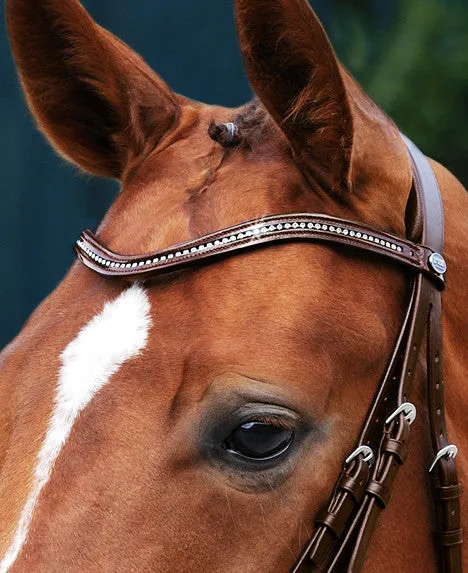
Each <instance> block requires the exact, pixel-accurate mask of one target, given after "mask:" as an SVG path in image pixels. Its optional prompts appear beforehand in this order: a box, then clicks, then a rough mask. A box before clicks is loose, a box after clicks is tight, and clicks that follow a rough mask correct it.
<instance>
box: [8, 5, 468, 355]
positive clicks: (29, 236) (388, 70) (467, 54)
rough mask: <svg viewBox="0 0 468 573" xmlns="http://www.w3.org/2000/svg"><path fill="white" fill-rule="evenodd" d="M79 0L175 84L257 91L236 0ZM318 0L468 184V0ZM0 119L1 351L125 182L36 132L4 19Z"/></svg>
mask: <svg viewBox="0 0 468 573" xmlns="http://www.w3.org/2000/svg"><path fill="white" fill-rule="evenodd" d="M31 1H34V0H31ZM252 1H255V0H252ZM83 3H84V5H85V6H86V8H87V9H88V10H89V11H90V12H91V14H92V16H93V17H94V18H95V19H96V20H97V21H98V22H99V23H100V24H101V25H103V26H104V27H106V28H108V29H110V30H111V31H112V32H114V33H115V34H117V35H118V36H120V37H121V38H122V39H123V40H124V41H126V42H127V43H128V44H130V45H131V46H132V47H133V48H134V49H135V50H137V51H138V52H140V53H141V54H142V55H143V56H144V58H145V59H146V60H147V61H148V63H149V64H150V65H151V66H152V67H153V68H154V69H155V70H156V71H157V72H158V73H159V74H161V76H162V77H163V78H164V79H165V80H166V81H167V82H168V83H169V84H170V86H171V87H172V88H173V89H174V90H176V91H177V92H179V93H182V94H184V95H186V96H189V97H191V98H194V99H199V100H202V101H205V102H208V103H217V104H223V105H226V106H237V105H239V104H241V103H244V102H246V101H247V100H249V99H250V97H251V91H250V88H249V86H248V84H247V81H246V79H245V75H244V71H243V68H242V62H241V58H240V55H239V52H238V48H237V40H236V35H235V25H234V15H233V0H177V1H175V0H133V1H130V0H84V2H83ZM2 4H4V0H2ZM311 4H312V6H313V7H314V9H315V10H316V11H317V12H318V14H319V15H320V17H321V18H322V21H323V23H324V25H325V27H326V29H327V31H328V32H329V34H330V36H331V38H332V40H333V42H334V45H335V48H336V51H337V52H338V55H339V56H340V58H341V59H342V61H343V62H344V63H345V64H346V65H347V66H348V67H349V68H350V70H351V71H352V72H353V74H354V75H355V76H356V77H357V79H358V80H359V81H360V82H361V83H362V84H363V85H364V87H365V88H366V89H367V91H368V92H369V93H370V94H371V95H372V97H373V98H374V99H375V100H376V101H377V103H379V104H380V105H381V106H382V107H383V108H384V109H385V110H386V111H387V112H388V113H389V115H390V116H391V117H392V118H393V119H394V120H395V121H396V122H397V124H398V125H399V126H400V128H401V129H402V130H403V131H404V132H405V133H406V134H407V135H408V136H409V137H411V138H412V139H414V140H415V141H416V143H417V144H418V145H419V146H420V147H421V148H422V150H423V151H424V152H425V153H426V154H428V155H430V156H432V157H434V158H435V159H437V160H439V161H441V162H442V163H444V164H445V165H446V166H447V167H448V168H449V169H450V170H451V171H453V172H454V173H455V175H456V176H457V177H458V178H459V179H460V180H461V181H462V182H463V183H464V184H465V186H467V185H468V105H467V103H468V2H467V0H392V1H390V0H311ZM2 8H4V5H3V6H2ZM0 126H1V127H0V129H1V137H0V261H1V266H0V269H1V270H0V273H1V275H0V276H1V280H0V301H1V303H0V305H1V306H0V348H1V347H2V346H3V345H4V344H6V343H7V342H8V341H9V340H10V339H11V338H12V337H13V336H14V335H15V334H16V333H17V332H18V331H19V330H20V328H21V326H22V324H23V323H24V321H25V320H26V319H27V317H28V316H29V314H30V313H31V311H32V310H33V309H34V307H35V306H36V305H37V304H38V303H39V302H40V301H41V300H42V299H43V298H44V297H45V296H46V295H47V294H49V292H51V291H52V290H53V289H54V287H55V286H56V285H57V283H58V282H59V281H60V280H61V278H62V277H63V275H64V274H65V273H66V271H67V269H68V267H69V266H70V265H71V263H72V260H73V254H72V245H73V243H74V241H75V239H76V238H77V236H78V235H79V233H80V232H81V230H82V229H83V228H85V227H88V228H90V229H95V228H96V226H97V224H98V222H99V221H100V219H101V218H102V216H103V214H104V212H105V211H106V209H107V207H108V206H109V204H110V203H111V201H112V199H113V197H114V196H115V194H116V192H117V191H118V186H117V184H116V183H115V182H112V181H106V180H100V179H92V178H88V177H86V176H83V175H80V174H78V173H77V171H76V169H74V168H73V167H71V166H69V165H67V164H65V163H64V162H63V160H61V159H59V158H58V157H57V156H56V155H55V154H54V152H53V151H52V150H51V149H50V148H49V147H48V145H47V144H46V143H45V141H44V140H43V138H42V136H41V135H40V133H38V131H37V129H36V128H35V127H34V124H33V122H32V120H31V118H30V117H29V114H28V111H27V109H26V107H25V104H24V101H23V97H22V94H21V92H20V90H19V87H18V81H17V78H16V73H15V69H14V66H13V62H12V58H11V55H10V52H9V47H8V40H7V36H6V30H5V21H4V18H2V19H1V22H0Z"/></svg>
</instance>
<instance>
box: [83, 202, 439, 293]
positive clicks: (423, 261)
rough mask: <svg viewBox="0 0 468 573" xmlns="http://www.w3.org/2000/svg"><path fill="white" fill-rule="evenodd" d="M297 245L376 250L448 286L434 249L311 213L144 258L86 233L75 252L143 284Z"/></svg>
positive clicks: (96, 267)
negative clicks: (232, 256)
mask: <svg viewBox="0 0 468 573" xmlns="http://www.w3.org/2000/svg"><path fill="white" fill-rule="evenodd" d="M292 240H311V241H323V242H335V243H340V244H343V245H347V246H351V247H354V248H358V249H361V250H366V251H371V252H373V253H375V254H377V255H381V256H384V257H386V258H390V259H393V260H395V261H396V262H398V263H400V264H403V265H405V266H407V267H410V268H413V269H415V270H417V271H419V272H424V273H426V274H427V275H428V276H430V277H431V278H433V279H434V281H435V282H436V283H437V286H438V287H439V288H441V289H442V288H443V287H444V280H443V276H442V275H441V274H439V272H437V271H438V270H439V269H440V266H438V267H437V268H434V267H433V262H432V261H433V260H434V256H435V255H436V254H435V253H434V252H433V251H432V250H431V249H429V248H427V247H425V246H423V245H419V244H415V243H412V242H410V241H407V240H405V239H401V238H399V237H395V236H393V235H390V234H388V233H384V232H382V231H377V230H374V229H370V228H368V227H365V226H363V225H361V224H359V223H355V222H352V221H347V220H344V219H337V218H335V217H329V216H325V215H315V214H309V213H299V214H291V215H271V216H268V217H264V218H261V219H256V220H251V221H246V222H244V223H241V224H239V225H234V226H232V227H228V228H226V229H222V230H219V231H216V232H214V233H211V234H208V235H205V236H203V237H200V238H198V239H195V240H192V241H186V242H184V243H180V244H178V245H174V246H171V247H168V248H166V249H161V250H159V251H155V252H154V253H148V254H144V255H120V254H116V253H113V252H112V251H110V250H109V249H107V248H106V247H104V246H103V245H102V244H101V243H100V242H99V241H98V239H97V238H96V237H95V235H93V233H91V232H90V231H84V232H83V233H82V235H81V237H80V238H79V239H78V241H77V243H76V246H75V251H76V254H77V256H78V257H79V259H80V260H81V261H82V262H83V263H84V264H85V265H86V266H87V267H89V268H90V269H92V270H93V271H96V272H98V273H99V274H101V275H105V276H112V277H121V278H122V279H127V280H137V279H143V278H145V277H149V276H151V275H154V274H157V273H158V272H163V271H171V270H177V269H178V268H181V267H185V266H187V265H190V264H193V263H194V262H198V261H200V260H202V259H207V258H210V257H213V256H216V255H223V254H228V253H231V252H234V251H239V250H245V249H248V248H250V247H255V246H256V245H262V244H265V243H272V242H281V241H292ZM437 256H438V257H440V255H437ZM437 261H439V258H437ZM439 262H440V261H439Z"/></svg>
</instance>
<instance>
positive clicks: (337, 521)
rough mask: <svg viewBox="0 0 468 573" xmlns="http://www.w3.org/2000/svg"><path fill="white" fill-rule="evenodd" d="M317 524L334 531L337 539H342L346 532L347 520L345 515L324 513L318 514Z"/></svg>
mask: <svg viewBox="0 0 468 573" xmlns="http://www.w3.org/2000/svg"><path fill="white" fill-rule="evenodd" d="M315 523H316V525H325V527H328V529H330V530H331V531H333V533H334V534H335V536H336V537H340V535H341V534H342V533H343V531H344V528H345V525H346V519H345V516H344V515H343V514H341V515H340V514H339V513H330V512H328V511H322V512H320V513H319V514H318V516H317V518H316V520H315Z"/></svg>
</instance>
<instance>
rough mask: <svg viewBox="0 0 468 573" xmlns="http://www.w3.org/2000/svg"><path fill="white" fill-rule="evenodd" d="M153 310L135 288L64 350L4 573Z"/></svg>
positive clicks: (139, 344)
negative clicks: (72, 441)
mask: <svg viewBox="0 0 468 573" xmlns="http://www.w3.org/2000/svg"><path fill="white" fill-rule="evenodd" d="M149 310H150V304H149V301H148V298H147V296H146V294H145V291H144V290H143V289H142V288H141V287H139V286H137V285H134V286H132V287H131V288H129V289H127V290H125V291H124V292H123V293H122V294H121V295H120V296H119V297H118V298H116V299H115V300H114V301H112V302H108V303H107V304H105V306H104V308H103V310H102V312H101V313H100V314H98V315H97V316H95V317H94V318H93V319H92V320H91V321H90V322H89V323H88V324H87V325H86V326H85V327H83V329H82V330H81V331H80V332H79V334H78V336H77V337H76V338H75V339H74V340H73V341H72V342H71V343H70V344H69V345H68V346H67V348H65V350H64V351H63V353H62V356H61V362H62V365H61V368H60V373H59V379H58V383H57V389H56V395H55V400H54V410H53V413H52V417H51V419H50V422H49V427H48V430H47V433H46V436H45V439H44V443H43V444H42V447H41V449H40V451H39V453H38V456H37V463H36V468H35V471H34V476H33V482H32V487H31V491H30V493H29V496H28V498H27V500H26V504H25V505H24V507H23V510H22V512H21V516H20V519H19V522H18V525H17V528H16V531H15V536H14V538H13V541H12V543H11V545H10V547H9V549H8V551H7V552H6V553H5V555H4V557H3V559H2V561H1V562H0V573H7V571H8V570H9V569H10V567H11V566H12V565H13V563H14V562H15V561H16V559H17V557H18V555H19V554H20V552H21V549H22V547H23V545H24V543H25V541H26V539H27V536H28V532H29V527H30V525H31V520H32V517H33V513H34V509H35V507H36V505H37V501H38V499H39V496H40V494H41V491H42V489H43V488H44V486H45V485H46V483H47V482H48V480H49V478H50V475H51V473H52V469H53V467H54V464H55V461H56V460H57V458H58V456H59V454H60V451H61V450H62V448H63V446H64V444H65V442H66V441H67V438H68V436H69V435H70V431H71V429H72V427H73V424H74V422H75V420H76V419H77V417H78V415H79V414H80V412H82V411H83V410H84V408H85V407H86V406H87V405H88V404H89V403H90V401H91V400H92V398H93V396H94V395H95V394H96V393H97V392H98V391H99V390H100V389H101V388H102V387H103V386H104V385H105V384H107V383H108V382H109V380H110V379H111V377H112V376H113V374H115V373H116V372H117V371H118V370H119V368H120V367H121V366H122V364H123V363H124V362H125V361H126V360H129V359H130V358H132V357H134V356H136V355H138V353H139V352H140V351H141V350H142V349H143V348H144V347H145V346H146V343H147V340H148V331H149V328H150V325H151V319H150V316H149Z"/></svg>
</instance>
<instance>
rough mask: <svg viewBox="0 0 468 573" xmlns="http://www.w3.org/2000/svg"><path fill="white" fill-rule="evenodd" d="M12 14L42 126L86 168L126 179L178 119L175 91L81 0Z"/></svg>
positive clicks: (11, 5) (12, 7)
mask: <svg viewBox="0 0 468 573" xmlns="http://www.w3.org/2000/svg"><path fill="white" fill-rule="evenodd" d="M6 14H7V23H8V31H9V35H10V40H11V46H12V50H13V55H14V58H15V60H16V63H17V66H18V70H19V75H20V78H21V82H22V84H23V88H24V91H25V93H26V98H27V101H28V104H29V106H30V108H31V110H32V112H33V114H34V116H35V118H36V120H37V122H38V125H39V127H40V129H41V130H42V131H43V132H44V133H45V135H46V136H47V137H48V138H49V139H50V141H51V143H52V145H53V146H54V147H55V148H56V149H57V150H58V151H59V152H60V153H61V154H63V155H64V156H65V157H66V158H67V159H69V160H71V161H73V162H74V163H76V164H77V165H79V166H80V167H81V168H83V169H84V170H86V171H88V172H90V173H93V174H96V175H104V176H108V177H115V178H121V177H122V175H123V172H124V170H125V167H126V166H127V165H128V163H129V161H131V160H132V159H134V158H136V157H138V156H139V155H141V154H142V153H144V152H145V151H146V150H151V149H152V148H153V147H154V145H155V144H156V143H157V141H158V140H159V139H160V138H161V137H162V136H163V135H164V133H165V132H167V130H168V129H169V128H170V126H171V125H172V123H173V122H174V120H175V117H176V114H177V99H176V96H175V94H174V93H173V92H172V91H171V90H170V89H169V88H168V87H167V85H166V84H165V83H164V82H163V81H162V80H161V79H160V78H159V77H158V76H157V75H156V74H155V73H154V72H153V71H152V70H151V69H150V68H149V67H148V66H147V65H146V64H145V62H144V61H143V60H142V59H141V58H140V57H139V56H138V55H137V54H136V53H135V52H133V51H132V50H131V49H130V48H129V47H128V46H127V45H125V44H124V43H123V42H121V41H120V40H118V39H117V38H116V37H115V36H113V35H112V34H111V33H109V32H107V31H106V30H104V29H103V28H101V27H100V26H98V25H97V24H96V23H95V22H94V21H93V20H92V18H91V17H90V16H89V14H88V13H87V12H86V11H85V9H84V8H83V6H82V5H81V4H80V3H79V2H78V1H77V0H7V2H6Z"/></svg>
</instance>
